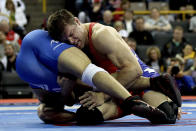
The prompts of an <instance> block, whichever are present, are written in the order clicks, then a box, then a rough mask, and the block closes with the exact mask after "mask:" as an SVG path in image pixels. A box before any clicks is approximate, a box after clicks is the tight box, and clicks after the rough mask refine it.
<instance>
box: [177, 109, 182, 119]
mask: <svg viewBox="0 0 196 131" xmlns="http://www.w3.org/2000/svg"><path fill="white" fill-rule="evenodd" d="M181 116H182V109H181V107H178V115H177V119H178V120H180V119H181Z"/></svg>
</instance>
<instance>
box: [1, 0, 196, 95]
mask: <svg viewBox="0 0 196 131" xmlns="http://www.w3.org/2000/svg"><path fill="white" fill-rule="evenodd" d="M153 1H156V2H157V1H161V2H166V3H167V4H166V5H164V6H160V7H158V6H155V7H151V8H150V7H149V6H148V5H149V3H150V2H153ZM134 2H144V3H145V5H146V9H147V10H149V11H150V14H149V15H148V14H147V15H136V14H135V12H134V11H135V10H134V7H133V3H134ZM173 2H176V6H175V7H174V6H173V5H171V4H172V3H173ZM179 3H180V4H179ZM195 3H196V2H195V1H194V0H181V2H177V0H75V2H74V7H75V15H76V16H77V17H78V18H79V20H80V21H81V22H82V23H86V22H98V23H101V24H104V25H106V26H112V27H114V28H115V29H116V30H117V31H118V32H119V34H120V35H121V36H122V38H123V39H124V40H125V41H126V42H127V44H128V45H129V46H130V48H131V49H133V50H135V52H136V53H137V54H138V55H139V56H140V57H141V59H142V60H143V61H144V62H145V63H146V64H147V65H149V66H150V67H152V68H153V69H155V70H156V71H158V72H159V73H160V74H161V73H166V72H167V73H170V74H171V75H172V76H173V77H174V78H175V80H176V83H177V85H178V87H179V89H180V91H181V93H182V94H185V95H186V94H194V95H196V56H195V47H196V41H195V43H194V40H192V41H189V39H187V38H186V37H185V35H184V34H185V33H189V34H194V33H195V35H196V15H194V13H190V14H186V16H185V18H186V20H183V16H182V14H169V13H168V14H164V15H161V14H160V11H163V10H164V11H169V10H172V9H175V10H181V11H185V10H194V4H195ZM25 8H26V7H25V4H24V3H23V1H22V0H0V70H1V71H8V72H13V71H15V60H16V57H17V53H18V51H19V50H20V46H21V41H22V39H23V37H24V36H25V34H26V31H25V26H26V25H27V23H28V19H27V16H26V14H25ZM122 11H123V12H124V13H114V12H122ZM46 21H47V20H45V19H44V23H42V25H41V26H42V28H43V29H46ZM176 23H178V24H176ZM179 23H182V24H179ZM183 23H185V24H186V25H188V26H184V25H183ZM159 34H161V35H162V36H166V35H169V36H170V37H169V38H168V39H167V40H166V41H165V42H164V43H161V44H162V45H161V46H160V43H159V40H158V41H157V40H155V39H156V38H157V37H156V36H157V35H159ZM144 56H145V57H144Z"/></svg>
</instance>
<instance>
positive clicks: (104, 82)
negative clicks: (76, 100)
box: [58, 47, 130, 100]
mask: <svg viewBox="0 0 196 131" xmlns="http://www.w3.org/2000/svg"><path fill="white" fill-rule="evenodd" d="M90 63H91V61H90V60H89V58H88V57H87V56H86V55H85V54H84V53H83V52H82V51H81V50H80V49H78V48H76V47H71V48H69V49H67V50H64V51H63V52H62V53H61V54H60V55H59V57H58V71H59V72H61V73H70V74H72V75H74V76H76V77H77V78H79V79H81V77H82V74H83V72H84V70H85V69H86V67H87V66H88V65H89V64H90ZM92 81H93V83H94V85H95V86H96V87H97V88H98V89H99V90H100V91H103V92H104V93H107V94H109V95H110V96H112V97H115V98H118V99H121V100H124V99H126V98H127V97H129V96H130V94H129V92H128V91H126V90H125V89H124V87H123V86H122V85H121V84H120V83H119V82H118V81H116V80H115V79H114V78H113V77H112V76H111V75H110V74H108V73H106V72H97V73H96V74H95V75H94V76H93V79H92Z"/></svg>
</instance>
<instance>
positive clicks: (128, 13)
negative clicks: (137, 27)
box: [123, 9, 133, 34]
mask: <svg viewBox="0 0 196 131" xmlns="http://www.w3.org/2000/svg"><path fill="white" fill-rule="evenodd" d="M123 23H124V25H125V29H126V30H127V32H128V34H130V33H131V32H132V31H133V11H132V10H131V9H127V10H125V13H124V20H123Z"/></svg>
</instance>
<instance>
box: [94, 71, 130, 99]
mask: <svg viewBox="0 0 196 131" xmlns="http://www.w3.org/2000/svg"><path fill="white" fill-rule="evenodd" d="M93 83H94V85H95V86H96V87H97V89H99V90H100V91H102V92H104V93H106V94H108V95H110V96H111V97H114V98H117V99H120V100H125V99H126V98H128V97H129V96H130V93H129V92H128V91H127V90H126V89H125V88H124V87H123V86H122V85H121V84H120V83H119V82H118V81H116V80H115V79H114V78H113V77H111V76H110V75H109V74H108V73H105V72H98V73H96V74H95V76H94V77H93Z"/></svg>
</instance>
